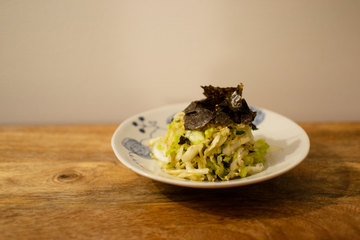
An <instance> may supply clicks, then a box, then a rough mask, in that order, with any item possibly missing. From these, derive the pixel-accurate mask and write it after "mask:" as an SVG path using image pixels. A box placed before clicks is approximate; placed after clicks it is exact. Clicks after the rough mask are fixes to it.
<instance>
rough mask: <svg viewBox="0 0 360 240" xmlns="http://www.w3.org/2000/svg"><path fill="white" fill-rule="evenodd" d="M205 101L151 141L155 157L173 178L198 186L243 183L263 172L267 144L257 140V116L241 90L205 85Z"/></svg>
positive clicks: (193, 105) (196, 103)
mask: <svg viewBox="0 0 360 240" xmlns="http://www.w3.org/2000/svg"><path fill="white" fill-rule="evenodd" d="M202 88H203V90H204V95H205V97H206V98H204V99H201V100H197V101H193V102H192V103H190V105H189V106H188V107H186V108H185V109H184V110H183V111H181V112H179V113H177V114H176V115H175V116H174V117H173V119H172V121H171V123H170V124H168V127H167V134H166V135H165V136H163V137H159V138H154V139H151V140H150V141H149V146H150V147H151V148H152V154H151V155H152V157H153V158H154V159H157V160H158V161H157V163H158V164H159V165H160V166H161V169H162V170H163V171H164V172H166V173H169V174H171V175H173V176H175V177H179V178H186V179H190V180H194V181H203V180H208V181H217V180H230V179H232V178H244V177H246V176H249V175H253V174H256V173H259V172H261V171H263V170H264V162H265V161H266V155H267V154H268V152H269V147H270V146H269V145H268V144H267V143H266V141H265V139H259V140H256V141H255V139H254V136H253V134H252V131H253V130H257V127H256V126H255V125H254V124H253V121H254V119H255V117H256V111H253V110H251V109H250V108H249V106H248V105H247V103H246V101H245V99H244V98H242V91H243V84H239V85H238V86H237V87H227V88H221V87H213V86H211V85H210V86H202Z"/></svg>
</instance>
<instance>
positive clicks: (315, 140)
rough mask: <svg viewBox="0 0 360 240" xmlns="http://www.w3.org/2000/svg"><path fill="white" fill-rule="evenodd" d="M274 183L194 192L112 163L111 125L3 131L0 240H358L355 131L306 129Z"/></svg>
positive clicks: (359, 177) (359, 154)
mask: <svg viewBox="0 0 360 240" xmlns="http://www.w3.org/2000/svg"><path fill="white" fill-rule="evenodd" d="M301 126H302V127H303V128H304V129H305V131H306V132H307V133H308V135H309V137H310V141H311V149H310V153H309V155H308V157H307V158H306V159H305V160H304V162H302V163H301V164H300V165H299V166H298V167H296V168H295V169H293V170H292V171H290V172H288V173H286V174H284V175H282V176H279V177H277V178H274V179H271V180H268V181H265V182H262V183H258V184H254V185H249V186H242V187H237V188H229V189H191V188H183V187H177V186H171V185H167V184H163V183H159V182H156V181H153V180H150V179H147V178H145V177H142V176H139V175H137V174H136V173H134V172H132V171H131V170H129V169H127V168H126V167H125V166H124V165H122V164H121V163H120V162H119V161H118V160H117V158H116V157H115V155H114V153H113V151H112V149H111V146H110V140H111V136H112V134H113V132H114V131H115V129H116V127H117V126H115V125H106V126H32V127H30V126H24V127H14V126H5V127H0V239H145V238H146V239H240V238H241V239H360V224H359V223H360V203H359V202H360V151H359V146H360V123H303V124H301Z"/></svg>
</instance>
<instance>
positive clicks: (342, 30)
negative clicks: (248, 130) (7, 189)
mask: <svg viewBox="0 0 360 240" xmlns="http://www.w3.org/2000/svg"><path fill="white" fill-rule="evenodd" d="M239 82H242V83H243V84H244V92H243V96H244V98H245V99H246V100H247V102H248V103H249V105H253V106H260V107H263V108H267V109H270V110H273V111H276V112H278V113H280V114H283V115H285V116H287V117H289V118H291V119H293V120H295V121H359V120H360V111H359V109H358V106H357V105H358V103H359V102H360V94H359V89H360V1H358V0H354V1H351V0H341V1H340V0H338V1H332V0H303V1H288V0H274V1H265V0H261V1H260V0H251V1H250V0H249V1H242V0H238V1H235V0H231V1H230V0H217V1H213V0H201V1H196V0H195V1H194V0H191V1H190V0H182V1H180V0H179V1H172V0H143V1H138V0H119V1H110V0H102V1H91V0H65V1H55V0H43V1H41V0H33V1H25V0H18V1H12V0H0V124H1V125H37V124H47V125H49V124H102V123H105V124H107V123H119V122H121V121H123V120H125V119H126V118H128V117H130V116H132V115H134V114H137V113H140V112H142V111H145V110H149V109H152V108H156V107H160V106H164V105H167V104H172V103H179V102H190V101H192V100H195V99H199V98H202V89H201V88H200V85H210V84H211V85H216V86H222V87H228V86H236V85H237V84H238V83H239Z"/></svg>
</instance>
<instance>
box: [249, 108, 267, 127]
mask: <svg viewBox="0 0 360 240" xmlns="http://www.w3.org/2000/svg"><path fill="white" fill-rule="evenodd" d="M250 109H251V110H253V111H257V114H256V117H255V119H254V121H253V124H254V125H255V126H257V125H259V124H260V123H262V122H263V121H264V119H265V113H264V112H263V111H261V110H260V109H258V108H255V107H250Z"/></svg>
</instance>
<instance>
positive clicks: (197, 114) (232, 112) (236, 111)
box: [184, 83, 256, 130]
mask: <svg viewBox="0 0 360 240" xmlns="http://www.w3.org/2000/svg"><path fill="white" fill-rule="evenodd" d="M201 87H202V88H203V89H204V93H203V94H204V95H205V97H206V98H204V99H201V100H198V101H193V102H192V103H190V105H189V106H188V107H187V108H185V110H184V112H185V116H184V120H185V129H186V130H202V129H204V128H205V127H206V126H207V125H209V124H218V125H225V126H227V125H229V124H232V123H238V124H239V123H244V124H247V125H250V126H251V127H252V129H256V126H255V125H254V124H253V123H252V122H253V121H254V119H255V117H256V112H254V111H252V110H251V109H250V108H249V106H248V104H247V103H246V101H245V99H244V98H242V91H243V84H242V83H240V84H239V85H238V86H237V87H227V88H221V87H213V86H211V85H209V86H201Z"/></svg>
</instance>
